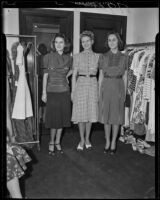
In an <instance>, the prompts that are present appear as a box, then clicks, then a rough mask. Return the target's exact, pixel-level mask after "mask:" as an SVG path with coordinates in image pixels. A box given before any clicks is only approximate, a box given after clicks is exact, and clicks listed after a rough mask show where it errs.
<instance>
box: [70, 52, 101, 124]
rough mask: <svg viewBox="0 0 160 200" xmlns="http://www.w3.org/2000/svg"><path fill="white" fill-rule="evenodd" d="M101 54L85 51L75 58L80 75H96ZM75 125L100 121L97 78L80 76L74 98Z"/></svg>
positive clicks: (74, 61)
mask: <svg viewBox="0 0 160 200" xmlns="http://www.w3.org/2000/svg"><path fill="white" fill-rule="evenodd" d="M98 60H99V54H97V53H94V52H93V51H83V52H81V53H79V54H76V55H74V57H73V68H77V70H78V74H80V75H96V74H97V69H98ZM72 121H73V123H75V124H76V123H78V122H97V121H98V82H97V78H96V77H87V76H78V78H77V82H76V87H75V91H74V96H73V111H72Z"/></svg>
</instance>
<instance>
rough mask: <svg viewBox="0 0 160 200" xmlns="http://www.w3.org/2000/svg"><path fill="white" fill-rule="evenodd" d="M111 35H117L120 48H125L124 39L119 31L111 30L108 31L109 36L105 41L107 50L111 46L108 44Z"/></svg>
mask: <svg viewBox="0 0 160 200" xmlns="http://www.w3.org/2000/svg"><path fill="white" fill-rule="evenodd" d="M110 35H115V36H116V38H117V39H118V50H119V51H121V50H123V41H122V40H121V37H120V35H119V33H118V32H115V31H111V32H108V33H107V38H106V41H105V47H106V48H107V50H109V49H110V47H109V46H108V38H109V36H110Z"/></svg>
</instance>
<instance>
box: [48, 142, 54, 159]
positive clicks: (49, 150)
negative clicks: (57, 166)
mask: <svg viewBox="0 0 160 200" xmlns="http://www.w3.org/2000/svg"><path fill="white" fill-rule="evenodd" d="M51 146H52V147H53V149H52V150H51V149H50V147H51ZM48 154H49V155H51V156H54V154H55V151H54V144H49V149H48Z"/></svg>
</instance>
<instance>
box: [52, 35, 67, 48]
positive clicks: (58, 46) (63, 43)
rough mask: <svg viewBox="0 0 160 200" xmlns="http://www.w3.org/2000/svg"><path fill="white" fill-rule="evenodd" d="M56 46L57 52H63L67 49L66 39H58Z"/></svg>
mask: <svg viewBox="0 0 160 200" xmlns="http://www.w3.org/2000/svg"><path fill="white" fill-rule="evenodd" d="M54 45H55V49H56V51H63V50H64V47H65V42H64V39H63V38H61V37H56V39H55V42H54Z"/></svg>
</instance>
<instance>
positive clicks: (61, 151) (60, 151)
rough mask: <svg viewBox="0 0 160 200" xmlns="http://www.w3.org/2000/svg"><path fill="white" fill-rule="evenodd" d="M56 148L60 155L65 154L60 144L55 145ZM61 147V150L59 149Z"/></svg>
mask: <svg viewBox="0 0 160 200" xmlns="http://www.w3.org/2000/svg"><path fill="white" fill-rule="evenodd" d="M55 147H56V151H57V152H59V153H61V154H62V153H63V150H62V148H61V145H60V144H59V143H58V144H55ZM58 147H59V148H58Z"/></svg>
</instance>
